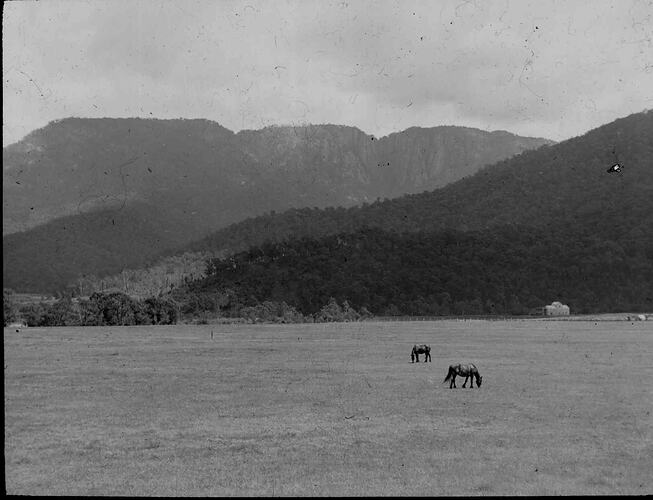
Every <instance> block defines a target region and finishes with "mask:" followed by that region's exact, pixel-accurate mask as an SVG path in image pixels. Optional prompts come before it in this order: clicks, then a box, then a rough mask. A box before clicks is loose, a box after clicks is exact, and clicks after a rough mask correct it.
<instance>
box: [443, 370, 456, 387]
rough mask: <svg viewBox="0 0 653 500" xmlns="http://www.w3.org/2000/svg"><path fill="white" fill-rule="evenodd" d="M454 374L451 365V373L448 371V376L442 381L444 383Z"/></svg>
mask: <svg viewBox="0 0 653 500" xmlns="http://www.w3.org/2000/svg"><path fill="white" fill-rule="evenodd" d="M452 375H453V370H452V369H451V367H449V373H447V376H446V377H445V378H444V380H443V381H442V383H443V384H444V383H445V382H447V381H449V380H450V379H451V376H452Z"/></svg>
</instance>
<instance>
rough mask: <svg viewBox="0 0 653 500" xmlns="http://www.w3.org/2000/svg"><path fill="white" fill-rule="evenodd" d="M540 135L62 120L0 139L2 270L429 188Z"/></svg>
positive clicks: (61, 269) (47, 271)
mask: <svg viewBox="0 0 653 500" xmlns="http://www.w3.org/2000/svg"><path fill="white" fill-rule="evenodd" d="M550 144H552V141H548V140H546V139H539V138H525V137H519V136H516V135H513V134H510V133H508V132H504V131H498V132H484V131H481V130H477V129H470V128H465V127H449V126H446V127H445V126H442V127H434V128H428V129H425V128H417V127H414V128H410V129H407V130H405V131H403V132H398V133H395V134H391V135H389V136H386V137H382V138H376V137H374V136H370V135H368V134H365V133H364V132H362V131H360V130H359V129H357V128H354V127H347V126H337V125H306V126H300V127H292V126H274V127H267V128H264V129H262V130H256V131H254V130H245V131H241V132H238V133H233V132H232V131H230V130H228V129H226V128H224V127H222V126H220V125H219V124H217V123H215V122H211V121H208V120H147V119H81V118H68V119H64V120H59V121H56V122H52V123H50V124H49V125H47V126H46V127H44V128H42V129H39V130H36V131H34V132H32V133H31V134H29V135H28V136H26V137H25V138H24V139H23V140H22V141H20V142H18V143H15V144H12V145H10V146H7V147H6V148H4V149H3V252H4V257H3V278H4V282H5V286H6V287H10V288H14V289H16V290H19V291H32V292H44V291H53V290H57V289H61V288H62V287H65V286H67V285H68V284H70V283H71V282H73V281H74V280H75V279H76V278H77V277H78V276H80V275H86V274H92V275H97V276H102V275H106V274H111V273H116V272H119V271H120V270H121V269H124V268H126V267H139V266H143V265H145V264H146V263H148V262H152V261H153V260H154V259H155V258H156V257H157V256H158V255H160V254H161V253H163V252H172V251H173V250H175V249H182V248H186V246H187V245H189V244H190V243H191V242H192V241H195V240H198V239H201V238H203V237H206V236H207V235H210V234H212V233H213V232H215V231H216V230H220V229H222V228H225V227H227V226H229V225H230V224H233V223H237V222H239V221H243V220H245V219H247V218H253V217H257V216H260V215H262V214H265V213H275V212H277V211H285V210H288V209H291V208H296V209H301V208H302V207H317V208H320V207H322V208H324V207H353V206H356V205H360V204H364V203H369V202H374V200H380V199H386V198H394V197H397V196H401V195H404V194H407V193H420V192H423V191H429V190H433V189H437V188H439V187H441V186H444V185H446V184H448V183H451V182H453V181H456V180H458V179H461V178H463V177H465V176H469V175H472V174H474V173H475V172H477V171H478V170H479V169H481V168H482V167H483V166H485V165H489V164H492V163H495V162H497V161H501V160H503V159H506V158H510V157H512V156H514V155H518V154H521V153H523V152H525V151H527V150H531V149H535V148H539V147H541V146H546V145H550Z"/></svg>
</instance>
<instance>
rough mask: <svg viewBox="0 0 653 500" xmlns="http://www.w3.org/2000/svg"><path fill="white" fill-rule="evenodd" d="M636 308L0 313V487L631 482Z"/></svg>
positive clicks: (643, 444)
mask: <svg viewBox="0 0 653 500" xmlns="http://www.w3.org/2000/svg"><path fill="white" fill-rule="evenodd" d="M652 326H653V323H651V324H648V323H647V322H642V323H630V322H623V321H622V322H600V321H598V322H593V321H588V322H584V321H573V322H571V321H542V320H523V321H519V320H516V321H432V322H362V323H344V324H310V325H202V326H189V325H177V326H170V327H162V326H157V327H97V328H48V329H46V328H28V329H22V330H20V332H16V331H15V329H9V328H6V329H5V330H4V389H5V473H6V491H7V493H10V494H21V495H39V494H44V495H53V494H54V495H165V496H170V495H182V496H183V495H202V496H204V495H211V496H223V495H384V494H386V495H390V494H392V495H409V494H410V495H503V494H518V495H522V494H527V495H535V494H627V493H628V494H645V493H648V494H650V493H653V474H651V471H653V415H651V411H652V410H653V361H652V360H653V328H652ZM212 331H213V339H211V332H212ZM415 343H418V344H422V343H423V344H429V345H430V346H431V348H432V351H431V355H432V360H433V361H432V362H431V363H423V362H422V360H423V357H422V356H420V363H419V364H417V363H415V364H411V362H410V352H411V348H412V346H413V344H415ZM458 362H462V363H467V362H471V363H475V364H476V365H477V366H478V368H479V371H480V373H481V375H482V376H483V385H482V387H481V388H480V389H477V388H476V387H475V388H474V389H461V388H460V387H461V386H462V382H463V380H461V379H458V380H457V382H456V383H457V385H458V387H459V388H458V389H451V390H450V389H449V388H448V383H447V384H443V383H442V381H443V379H444V377H445V375H446V373H447V368H448V366H449V364H451V363H458Z"/></svg>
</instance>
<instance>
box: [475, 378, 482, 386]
mask: <svg viewBox="0 0 653 500" xmlns="http://www.w3.org/2000/svg"><path fill="white" fill-rule="evenodd" d="M481 382H483V377H481V376H480V375H479V376H478V377H476V386H477V387H481Z"/></svg>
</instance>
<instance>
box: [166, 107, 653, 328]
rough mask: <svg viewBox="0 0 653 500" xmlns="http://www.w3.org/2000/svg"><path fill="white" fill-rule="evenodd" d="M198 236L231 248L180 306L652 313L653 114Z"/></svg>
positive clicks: (233, 310)
mask: <svg viewBox="0 0 653 500" xmlns="http://www.w3.org/2000/svg"><path fill="white" fill-rule="evenodd" d="M615 165H618V168H615ZM192 248H194V249H196V250H204V251H207V250H212V251H216V250H223V251H225V250H227V251H228V252H227V253H228V255H227V256H226V257H222V258H213V259H210V260H209V263H208V266H207V270H206V274H207V275H206V277H202V278H200V279H195V280H191V281H190V282H188V283H186V284H184V286H182V287H180V288H178V289H176V290H174V291H173V294H174V297H175V300H177V302H178V303H180V304H182V310H184V311H186V312H187V313H188V314H197V313H198V311H197V309H196V304H205V306H204V307H207V305H208V307H209V308H212V309H211V311H212V312H213V313H216V314H219V315H224V314H230V315H234V314H235V315H237V314H239V313H238V311H240V310H242V309H243V308H248V307H253V306H254V307H256V306H258V304H261V303H264V302H269V301H272V302H273V303H281V302H285V303H287V304H288V305H289V306H291V307H294V308H296V309H297V310H298V311H299V312H301V313H303V314H314V313H316V312H317V311H319V310H320V308H322V307H323V306H324V305H325V304H326V303H327V302H328V301H330V300H331V298H334V299H336V300H337V301H338V302H343V303H344V301H346V302H347V303H348V304H349V305H350V306H353V307H354V308H363V307H364V308H365V309H367V310H369V311H371V312H372V313H373V314H382V315H383V314H385V315H395V314H414V315H432V314H452V313H453V314H524V313H529V312H531V311H533V310H537V309H540V310H541V307H542V306H543V305H544V304H547V303H550V302H551V301H554V300H559V301H563V302H564V303H567V304H569V305H570V306H571V308H572V311H573V312H576V313H578V312H581V313H595V312H608V311H609V312H617V311H631V310H640V311H642V310H645V311H650V310H652V308H653V112H650V111H649V112H644V113H638V114H634V115H631V116H628V117H626V118H622V119H619V120H616V121H614V122H612V123H609V124H606V125H604V126H601V127H599V128H597V129H594V130H591V131H589V132H587V133H586V134H584V135H583V136H580V137H576V138H573V139H570V140H567V141H564V142H562V143H559V144H556V145H553V146H545V147H542V148H540V149H538V150H536V151H529V152H526V153H523V154H521V155H519V156H516V157H513V158H510V159H508V160H504V161H501V162H499V163H497V164H494V165H491V166H488V167H486V168H483V169H481V170H480V171H479V172H477V173H476V174H475V175H472V176H470V177H468V178H465V179H461V180H459V181H457V182H455V183H452V184H449V185H447V186H445V187H443V188H440V189H437V190H434V191H430V192H424V193H419V194H414V195H406V196H402V197H400V198H397V199H392V200H385V201H379V202H375V203H372V204H369V205H364V206H362V207H352V208H348V209H346V208H339V209H326V210H319V209H302V210H291V211H287V212H284V213H281V214H268V215H266V216H263V217H256V218H252V219H249V220H246V221H243V222H241V223H238V224H234V225H232V226H230V227H228V228H225V229H223V230H221V231H218V232H216V233H214V234H213V235H211V236H210V237H208V238H206V239H204V240H202V241H200V242H197V243H196V244H194V245H193V247H192ZM215 297H218V298H220V302H219V303H215V304H214V302H215ZM212 301H213V302H212Z"/></svg>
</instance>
